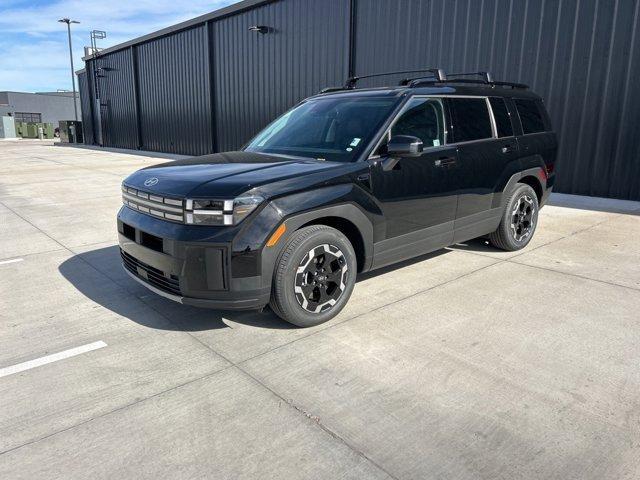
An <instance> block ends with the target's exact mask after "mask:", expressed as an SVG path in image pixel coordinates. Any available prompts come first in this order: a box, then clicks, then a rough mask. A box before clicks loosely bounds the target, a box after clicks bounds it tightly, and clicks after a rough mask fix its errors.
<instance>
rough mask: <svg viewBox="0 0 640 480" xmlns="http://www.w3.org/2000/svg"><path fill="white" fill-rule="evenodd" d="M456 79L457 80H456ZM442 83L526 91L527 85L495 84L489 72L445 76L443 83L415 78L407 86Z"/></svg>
mask: <svg viewBox="0 0 640 480" xmlns="http://www.w3.org/2000/svg"><path fill="white" fill-rule="evenodd" d="M456 77H458V78H456ZM459 77H481V78H459ZM442 83H470V84H475V85H489V86H490V87H511V88H513V89H516V88H518V89H525V90H526V89H528V88H529V85H525V84H524V83H513V82H497V81H495V80H494V79H493V75H491V73H490V72H461V73H450V74H447V79H446V80H445V81H440V80H430V79H423V78H415V79H413V80H411V81H410V82H409V83H408V84H407V85H408V86H409V87H417V86H420V85H434V84H442Z"/></svg>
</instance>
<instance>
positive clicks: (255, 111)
mask: <svg viewBox="0 0 640 480" xmlns="http://www.w3.org/2000/svg"><path fill="white" fill-rule="evenodd" d="M253 25H264V26H268V27H269V29H270V31H269V33H266V34H260V33H256V32H250V31H249V30H248V28H249V27H250V26H253ZM213 32H214V35H213V48H214V56H213V57H214V62H215V64H214V71H215V78H214V84H215V90H216V91H215V105H216V111H215V119H216V132H217V140H218V143H217V148H218V150H220V151H224V150H231V149H236V148H238V147H240V146H241V145H242V144H244V143H245V142H246V141H247V140H249V139H250V138H251V137H252V136H253V135H254V134H255V133H256V132H257V131H258V130H260V129H261V128H262V127H264V126H265V125H266V124H267V123H269V122H270V121H271V120H273V119H274V118H275V117H276V116H277V115H279V114H280V113H282V112H283V111H285V110H287V109H288V108H289V107H291V106H293V105H294V104H296V103H297V102H298V101H300V100H302V99H303V98H305V97H307V96H309V95H312V94H315V93H317V92H318V91H319V90H320V89H321V88H322V87H325V86H328V85H337V84H342V83H343V82H344V79H345V78H346V76H347V73H348V67H349V57H348V45H349V0H323V1H318V0H281V1H278V2H274V3H270V4H267V5H263V6H259V7H256V8H255V9H252V10H250V11H247V12H244V13H240V14H236V15H233V16H231V17H227V18H224V19H221V20H218V21H216V22H215V23H214V24H213Z"/></svg>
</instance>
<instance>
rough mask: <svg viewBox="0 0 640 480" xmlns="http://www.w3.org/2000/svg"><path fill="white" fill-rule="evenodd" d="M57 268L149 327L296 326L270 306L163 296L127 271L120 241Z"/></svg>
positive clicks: (84, 290)
mask: <svg viewBox="0 0 640 480" xmlns="http://www.w3.org/2000/svg"><path fill="white" fill-rule="evenodd" d="M58 270H59V272H60V273H61V274H62V276H63V277H64V278H65V279H66V280H68V281H69V282H70V283H71V284H72V285H73V286H74V287H75V288H76V289H77V290H78V291H79V292H81V293H82V294H83V295H84V296H86V297H87V298H89V299H90V300H92V301H93V302H95V303H96V304H98V305H101V306H102V307H104V308H106V309H109V310H111V311H112V312H114V313H116V314H118V315H121V316H123V317H126V318H129V319H130V320H132V321H134V322H136V323H138V324H140V325H143V326H145V327H149V328H154V329H160V330H174V331H188V332H198V331H204V330H215V329H221V328H231V326H230V325H229V323H228V322H229V321H231V322H237V323H242V324H245V325H248V326H253V327H260V328H269V329H293V328H297V327H295V326H294V325H291V324H290V323H287V322H285V321H284V320H282V319H280V318H279V317H277V316H276V315H275V314H274V313H273V312H272V311H271V310H270V309H269V308H268V307H267V308H265V309H264V310H262V311H257V310H251V311H222V310H211V309H206V308H197V307H191V306H188V305H182V304H179V303H176V302H173V301H171V300H168V299H166V298H163V297H161V296H160V295H157V294H155V293H153V292H151V291H149V290H147V289H146V288H145V287H143V286H142V285H140V284H138V283H137V282H136V281H134V280H133V279H132V278H131V277H129V276H128V275H127V273H126V272H125V271H124V269H123V267H122V263H121V259H120V251H119V248H118V246H117V245H113V246H109V247H104V248H98V249H95V250H89V251H86V252H83V253H81V254H77V255H74V256H73V257H71V258H69V259H67V260H66V261H64V262H63V263H62V264H61V265H60V266H59V267H58Z"/></svg>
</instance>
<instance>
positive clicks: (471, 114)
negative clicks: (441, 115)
mask: <svg viewBox="0 0 640 480" xmlns="http://www.w3.org/2000/svg"><path fill="white" fill-rule="evenodd" d="M449 101H450V105H451V120H452V123H453V137H454V142H456V143H459V142H469V141H471V140H481V139H483V138H491V137H493V132H492V131H491V120H489V109H488V108H487V102H486V101H485V99H484V98H450V99H449Z"/></svg>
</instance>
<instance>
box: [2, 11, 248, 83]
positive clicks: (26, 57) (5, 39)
mask: <svg viewBox="0 0 640 480" xmlns="http://www.w3.org/2000/svg"><path fill="white" fill-rule="evenodd" d="M232 3H236V2H235V1H233V0H206V1H204V0H189V1H188V2H180V1H179V0H102V1H96V0H48V1H44V0H0V52H1V53H0V91H2V90H14V91H25V92H40V91H55V90H58V89H67V90H71V79H70V70H69V50H68V48H69V47H68V44H67V30H66V25H65V24H63V23H58V22H57V20H58V19H59V18H63V17H70V18H72V19H74V20H78V21H79V22H81V23H80V24H79V25H72V41H73V47H74V48H73V49H74V52H73V53H74V55H73V57H74V58H73V61H74V67H75V69H76V70H79V69H80V68H82V67H83V66H84V65H83V62H82V60H81V58H82V56H83V47H84V46H85V45H89V44H90V41H89V32H90V31H91V30H105V31H106V32H107V38H106V39H105V40H102V41H100V43H99V44H98V45H99V46H101V47H108V46H111V45H115V44H117V43H121V42H124V41H126V40H130V39H132V38H135V37H138V36H140V35H144V34H146V33H150V32H153V31H155V30H158V29H161V28H164V27H167V26H170V25H173V24H175V23H178V22H181V21H184V20H188V19H190V18H193V17H196V16H198V15H202V14H204V13H207V12H212V11H214V10H217V9H218V8H220V7H223V6H226V5H229V4H232Z"/></svg>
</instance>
